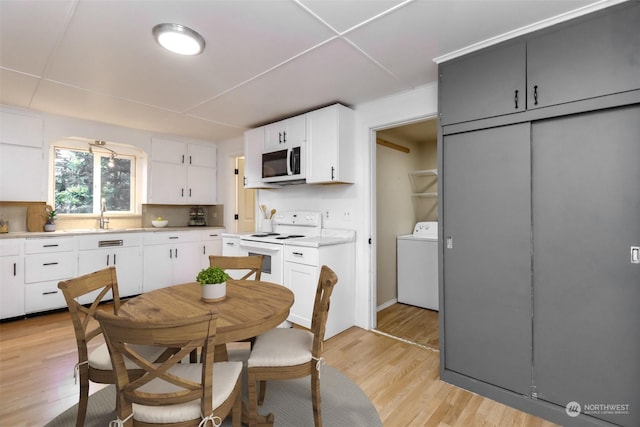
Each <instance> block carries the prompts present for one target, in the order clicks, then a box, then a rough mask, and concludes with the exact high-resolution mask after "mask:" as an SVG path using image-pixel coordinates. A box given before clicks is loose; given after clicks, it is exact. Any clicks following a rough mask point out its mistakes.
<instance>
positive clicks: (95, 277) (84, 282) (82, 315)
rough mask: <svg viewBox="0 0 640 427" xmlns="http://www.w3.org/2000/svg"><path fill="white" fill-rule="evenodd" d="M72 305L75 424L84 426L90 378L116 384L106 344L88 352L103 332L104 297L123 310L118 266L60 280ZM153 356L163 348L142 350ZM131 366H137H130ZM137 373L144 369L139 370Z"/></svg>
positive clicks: (117, 308)
mask: <svg viewBox="0 0 640 427" xmlns="http://www.w3.org/2000/svg"><path fill="white" fill-rule="evenodd" d="M58 288H59V289H60V290H61V291H62V294H63V295H64V298H65V300H66V302H67V307H68V308H69V314H70V315H71V322H72V323H73V329H74V332H75V335H76V344H77V347H78V364H77V365H76V366H75V368H74V377H75V378H77V376H78V375H79V377H80V398H79V402H78V415H77V417H76V426H77V427H81V426H84V420H85V417H86V413H87V403H88V401H89V381H93V382H95V383H102V384H115V373H114V371H113V368H112V366H111V359H110V358H109V350H108V349H107V345H106V344H104V343H103V344H101V345H99V346H98V347H97V348H95V349H94V350H93V351H91V353H89V348H88V344H89V342H90V341H92V340H93V339H95V338H97V337H99V336H100V335H102V330H101V329H100V326H99V325H98V323H97V322H96V321H95V319H94V316H95V314H96V312H97V310H98V305H99V304H100V303H101V302H103V301H104V300H108V299H113V312H114V314H117V313H118V310H119V309H120V295H119V293H118V278H117V275H116V269H115V267H113V266H111V267H108V268H105V269H103V270H99V271H96V272H93V273H89V274H85V275H83V276H80V277H76V278H73V279H69V280H65V281H62V282H59V283H58ZM86 295H89V298H90V299H91V301H92V302H91V304H88V306H84V305H82V304H81V303H80V302H79V298H81V297H84V296H86ZM140 351H141V352H143V353H145V354H147V355H148V356H150V357H154V358H158V357H160V356H161V355H162V351H160V352H158V349H157V348H145V349H140ZM129 366H130V367H131V368H134V366H132V365H129ZM137 372H138V374H141V373H142V372H141V371H139V370H137Z"/></svg>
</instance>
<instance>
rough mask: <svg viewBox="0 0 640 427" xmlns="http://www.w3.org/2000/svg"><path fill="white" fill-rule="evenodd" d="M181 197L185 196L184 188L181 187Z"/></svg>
mask: <svg viewBox="0 0 640 427" xmlns="http://www.w3.org/2000/svg"><path fill="white" fill-rule="evenodd" d="M180 197H184V188H181V189H180Z"/></svg>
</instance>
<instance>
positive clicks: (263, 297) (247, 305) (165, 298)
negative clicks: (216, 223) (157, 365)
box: [118, 280, 293, 345]
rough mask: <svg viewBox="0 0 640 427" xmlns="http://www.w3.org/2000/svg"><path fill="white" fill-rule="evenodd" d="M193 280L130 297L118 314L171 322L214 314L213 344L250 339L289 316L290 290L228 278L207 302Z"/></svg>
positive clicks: (279, 286) (137, 318)
mask: <svg viewBox="0 0 640 427" xmlns="http://www.w3.org/2000/svg"><path fill="white" fill-rule="evenodd" d="M200 286H201V285H200V284H199V283H197V282H193V283H185V284H181V285H174V286H169V287H166V288H161V289H156V290H153V291H151V292H147V293H144V294H141V295H138V296H136V297H134V298H131V299H130V300H128V301H127V302H126V303H124V304H122V305H121V306H120V310H119V311H118V316H122V317H127V318H130V319H132V320H150V321H171V320H175V319H182V318H184V317H185V316H186V315H190V314H196V313H202V312H209V311H213V312H214V313H217V314H218V322H217V330H216V345H219V344H223V343H228V342H235V341H242V340H246V339H249V338H253V337H255V336H257V335H260V334H261V333H263V332H266V331H268V330H270V329H273V328H275V327H277V326H278V325H280V324H281V323H282V322H284V321H285V320H286V319H287V316H289V309H290V308H291V306H292V305H293V292H291V291H290V290H289V289H288V288H285V287H284V286H281V285H278V284H275V283H270V282H262V281H256V280H228V281H227V296H226V298H225V299H224V300H222V301H218V302H213V303H207V302H204V301H202V300H201V298H200Z"/></svg>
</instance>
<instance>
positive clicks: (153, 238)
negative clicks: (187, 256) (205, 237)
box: [144, 231, 200, 245]
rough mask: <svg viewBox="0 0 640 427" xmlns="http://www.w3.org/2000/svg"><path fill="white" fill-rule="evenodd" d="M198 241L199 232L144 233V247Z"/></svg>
mask: <svg viewBox="0 0 640 427" xmlns="http://www.w3.org/2000/svg"><path fill="white" fill-rule="evenodd" d="M199 241H200V232H199V231H156V232H151V233H149V232H147V233H144V244H145V245H164V244H171V243H187V242H199Z"/></svg>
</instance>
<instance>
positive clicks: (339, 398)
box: [45, 365, 382, 427]
mask: <svg viewBox="0 0 640 427" xmlns="http://www.w3.org/2000/svg"><path fill="white" fill-rule="evenodd" d="M310 381H311V380H310V378H309V377H306V378H300V379H297V380H286V381H269V382H268V383H267V394H266V396H265V400H264V405H263V406H261V407H260V409H259V411H260V413H261V414H263V415H266V414H267V413H269V412H272V413H273V414H274V415H275V425H276V426H291V427H304V426H313V409H312V406H311V385H310ZM320 381H321V390H322V419H323V424H324V425H325V426H327V427H342V426H344V427H357V426H362V427H375V426H382V422H381V421H380V417H379V416H378V412H377V411H376V408H375V407H374V406H373V404H372V403H371V401H370V400H369V398H368V397H367V396H366V395H365V394H364V392H363V391H362V390H361V389H360V387H358V386H357V385H356V384H355V383H354V382H353V381H351V380H350V379H349V378H347V377H346V376H345V375H343V374H342V373H341V372H340V371H338V370H336V369H334V368H332V367H330V366H327V365H325V366H324V367H323V368H322V376H321V378H320ZM115 399H116V398H115V386H112V385H111V386H109V387H106V388H104V389H102V390H100V391H98V392H96V393H94V394H92V395H91V396H90V397H89V406H88V409H87V419H86V422H85V426H87V427H94V426H95V427H105V426H108V425H109V421H111V420H114V419H116V412H115V410H114V406H115V401H116V400H115ZM76 413H77V405H75V406H72V407H71V408H69V409H67V410H66V411H64V412H63V413H62V414H60V415H58V416H57V417H56V418H54V419H53V420H52V421H50V422H49V423H48V424H46V426H45V427H69V426H74V425H75V422H76ZM222 425H223V426H224V427H228V426H231V419H230V418H227V419H226V420H225V421H224V423H223V424H222Z"/></svg>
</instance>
